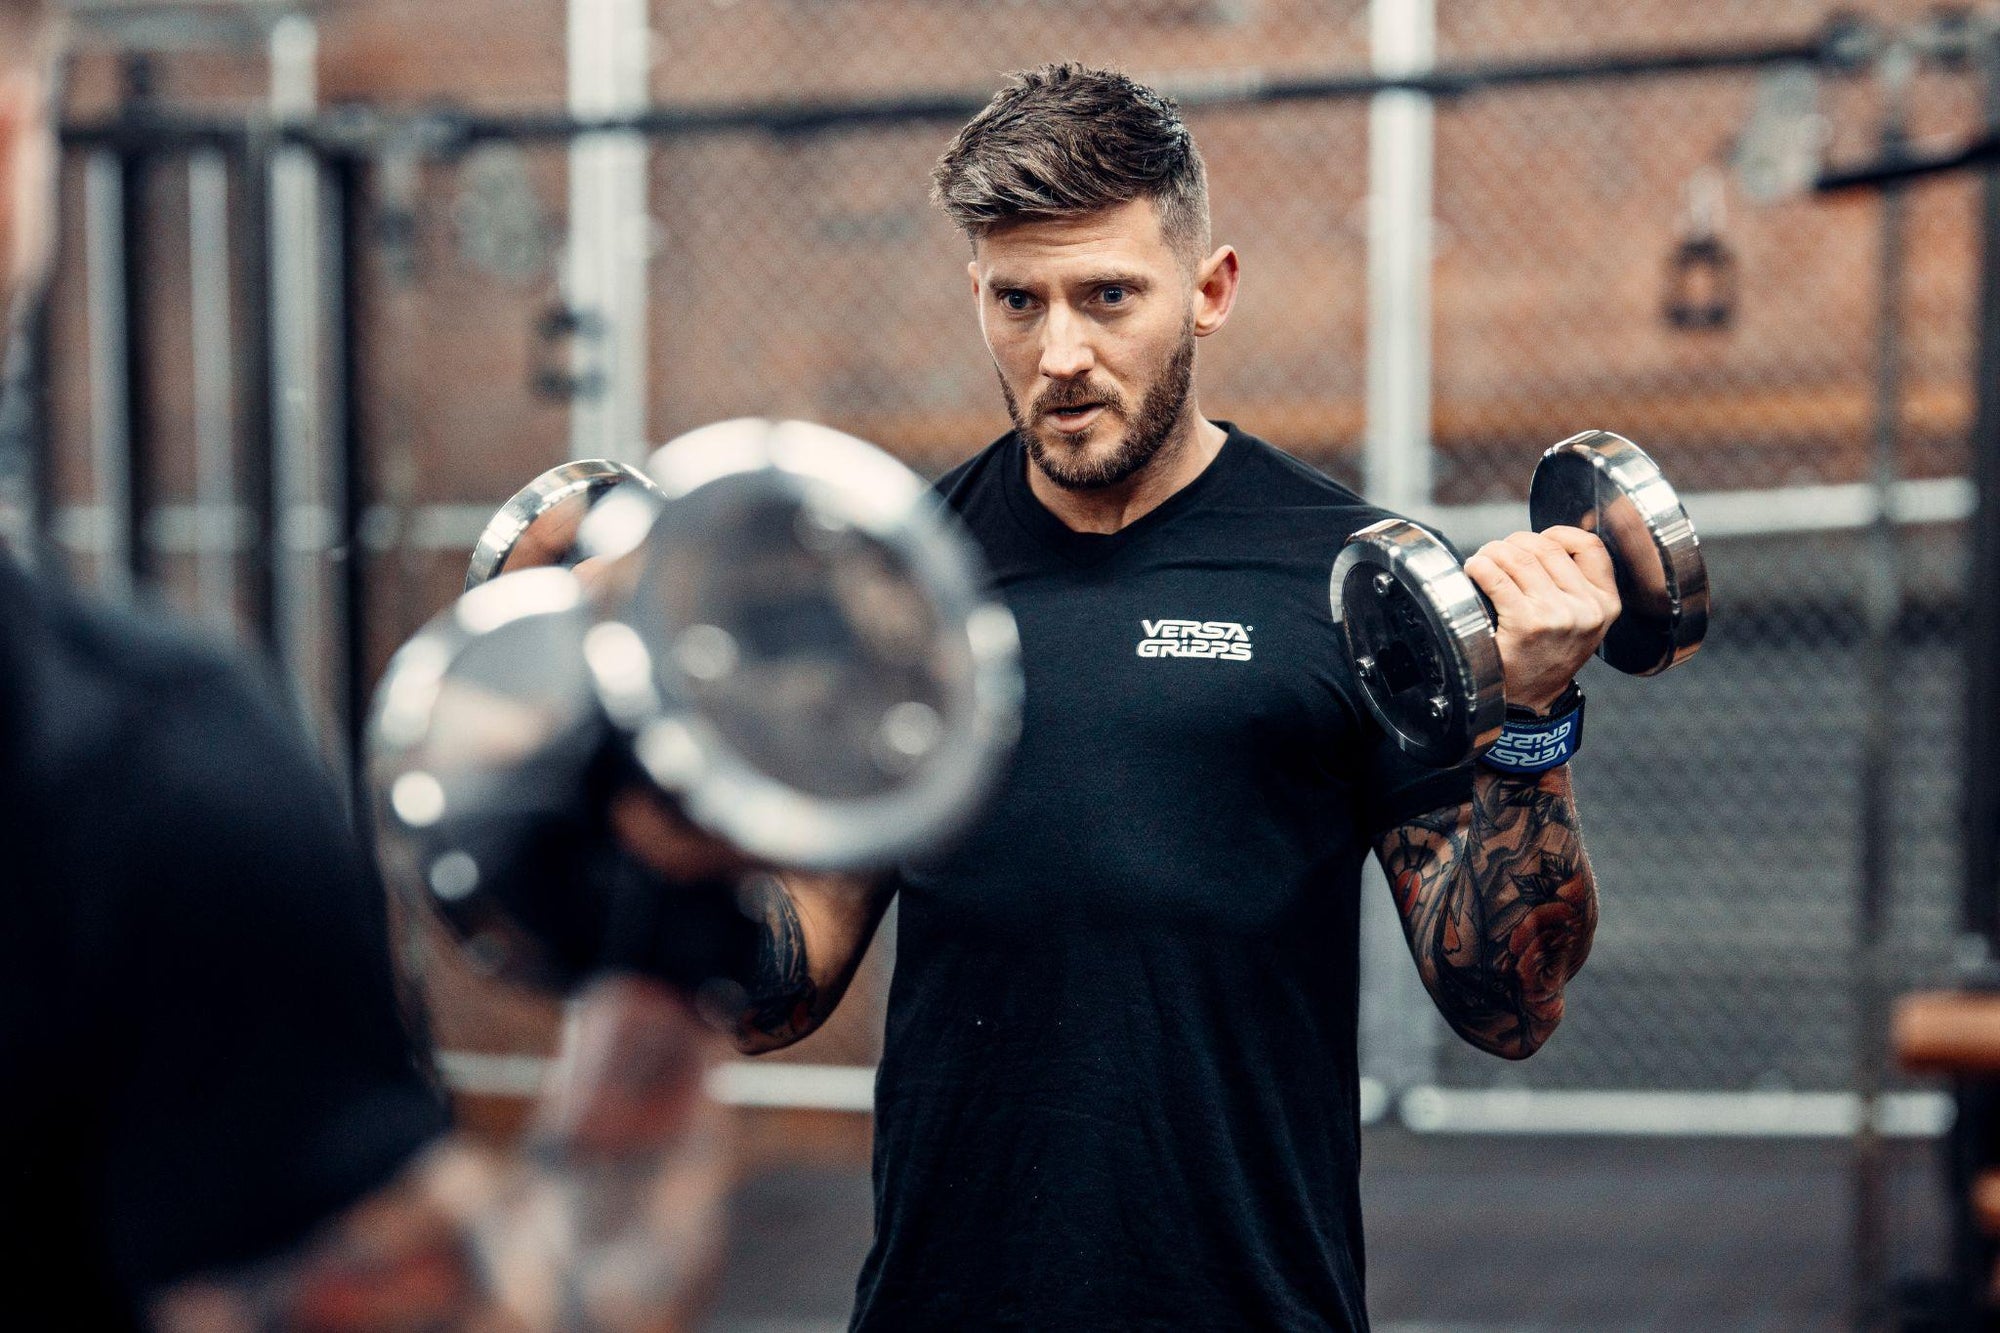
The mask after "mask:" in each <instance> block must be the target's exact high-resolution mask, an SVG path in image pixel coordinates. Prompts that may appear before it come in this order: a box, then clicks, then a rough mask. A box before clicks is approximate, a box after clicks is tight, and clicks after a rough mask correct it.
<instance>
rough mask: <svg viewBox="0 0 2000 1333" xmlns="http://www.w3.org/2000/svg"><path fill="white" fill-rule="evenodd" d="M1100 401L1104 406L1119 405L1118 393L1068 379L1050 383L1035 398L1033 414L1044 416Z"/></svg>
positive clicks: (1088, 405) (1089, 405)
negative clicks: (1050, 384)
mask: <svg viewBox="0 0 2000 1333" xmlns="http://www.w3.org/2000/svg"><path fill="white" fill-rule="evenodd" d="M1099 403H1102V404H1103V405H1105V406H1106V407H1119V406H1121V403H1120V401H1119V398H1118V395H1117V394H1115V393H1112V392H1111V391H1110V390H1108V389H1098V388H1096V387H1094V386H1092V385H1089V384H1085V383H1081V382H1077V381H1070V382H1067V383H1063V384H1056V385H1052V386H1051V387H1050V388H1049V389H1048V390H1047V391H1046V392H1044V393H1043V394H1042V396H1041V397H1039V398H1037V399H1036V400H1035V415H1036V416H1037V417H1045V416H1047V415H1048V414H1049V413H1051V412H1061V411H1063V410H1065V409H1067V408H1072V407H1091V406H1094V405H1096V404H1099Z"/></svg>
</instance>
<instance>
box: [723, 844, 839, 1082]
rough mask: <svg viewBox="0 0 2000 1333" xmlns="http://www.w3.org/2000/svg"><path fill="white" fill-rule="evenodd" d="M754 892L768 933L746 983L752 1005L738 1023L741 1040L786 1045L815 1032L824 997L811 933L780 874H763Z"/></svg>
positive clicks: (749, 1044)
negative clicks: (810, 953)
mask: <svg viewBox="0 0 2000 1333" xmlns="http://www.w3.org/2000/svg"><path fill="white" fill-rule="evenodd" d="M755 892H756V893H757V895H758V897H757V907H758V908H759V910H760V913H761V916H762V919H763V923H764V937H763V939H762V940H760V941H759V942H758V946H757V958H756V963H755V965H754V967H753V969H752V972H751V975H750V977H749V979H748V981H747V982H746V984H745V989H746V990H747V991H748V992H749V997H748V998H749V1003H748V1005H747V1006H746V1007H745V1009H744V1011H743V1014H742V1016H741V1018H740V1019H739V1020H738V1023H737V1033H736V1040H737V1044H738V1045H739V1046H741V1047H743V1048H744V1049H746V1050H754V1049H759V1048H761V1047H763V1046H765V1045H767V1044H769V1043H771V1042H778V1043H781V1044H782V1043H783V1042H785V1041H789V1040H791V1039H793V1038H795V1037H797V1036H799V1035H801V1034H803V1033H805V1032H808V1031H811V1029H812V1027H813V1025H814V1024H815V1023H816V1022H817V1021H818V1017H819V1015H818V1014H817V1012H816V1011H817V1009H818V1007H819V1001H820V993H819V987H818V985H817V984H815V982H814V981H813V976H812V968H811V966H810V964H809V963H808V961H807V958H806V931H805V925H804V923H803V922H802V921H801V920H800V919H799V907H798V904H797V903H796V902H795V901H793V899H792V895H791V893H790V892H789V891H788V890H787V889H786V888H785V886H784V885H783V884H782V883H781V882H779V880H778V879H777V877H776V876H764V877H763V878H761V879H760V880H759V881H758V882H757V885H756V888H755Z"/></svg>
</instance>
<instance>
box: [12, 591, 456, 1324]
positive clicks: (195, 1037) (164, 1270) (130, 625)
mask: <svg viewBox="0 0 2000 1333" xmlns="http://www.w3.org/2000/svg"><path fill="white" fill-rule="evenodd" d="M0 847H4V853H0V910H4V913H5V918H4V919H5V924H4V926H0V1144H4V1145H5V1151H4V1154H0V1325H4V1326H5V1327H7V1328H27V1329H41V1328H50V1329H56V1328H59V1329H65V1330H67V1329H86V1328H126V1327H132V1326H133V1325H134V1324H135V1322H136V1318H137V1311H138V1307H139V1304H140V1303H141V1302H143V1301H144V1300H145V1299H146V1297H147V1296H148V1295H150V1294H151V1293H153V1292H155V1291H157V1290H158V1289H159V1288H160V1287H162V1286H164V1285H167V1284H169V1283H171V1282H173V1281H175V1280H177V1279H179V1278H182V1277H186V1276H189V1275H191V1274H194V1273H197V1272H202V1271H207V1270H212V1269H218V1268H228V1267H232V1266H235V1265H240V1264H243V1263H245V1262H247V1261H254V1260H257V1259H259V1258H262V1257H265V1256H268V1255H270V1254H272V1253H274V1252H276V1251H278V1250H280V1249H282V1248H284V1247H287V1246H289V1245H292V1244H294V1243H296V1242H297V1241H299V1240H300V1239H301V1238H302V1237H303V1236H304V1235H305V1234H306V1233H307V1232H308V1231H310V1230H311V1229H312V1228H313V1227H314V1226H315V1225H317V1224H319V1223H321V1222H324V1221H326V1220H328V1219H329V1218H330V1217H331V1216H332V1215H333V1214H334V1213H336V1212H337V1211H338V1210H340V1209H341V1208H343V1207H345V1206H346V1205H347V1204H349V1203H351V1202H353V1201H354V1200H356V1199H357V1198H359V1197H360V1196H362V1195H363V1194H365V1193H367V1192H368V1191H370V1190H371V1189H373V1188H375V1187H376V1186H377V1185H379V1184H381V1183H382V1182H383V1181H385V1180H386V1179H387V1178H388V1177H389V1176H391V1175H392V1174H394V1173H395V1171H396V1170H397V1169H398V1168H399V1167H400V1166H402V1165H403V1164H404V1163H405V1162H406V1161H407V1160H408V1159H409V1158H410V1157H411V1156H412V1155H413V1154H414V1153H415V1152H416V1151H417V1150H418V1149H419V1148H420V1147H422V1146H423V1145H424V1144H425V1143H426V1142H428V1141H429V1140H430V1139H431V1138H432V1137H434V1136H435V1135H437V1134H438V1133H439V1132H441V1130H442V1128H443V1126H444V1110H443V1107H442V1106H441V1104H440V1103H439V1101H438V1100H437V1098H436V1097H435V1096H434V1095H433V1093H432V1092H431V1090H430V1088H429V1085H428V1084H427V1082H426V1080H425V1079H424V1078H423V1077H422V1075H421V1073H420V1072H419V1070H418V1068H417V1066H416V1065H415V1063H414V1062H413V1058H412V1047H411V1044H410V1042H409V1041H408V1039H407V1038H406V1036H405V1034H404V1031H403V1028H402V1025H401V1022H400V1020H399V1017H398V1012H397V1007H396V1000H395V995H394V990H393V986H392V975H391V971H390V961H389V953H388V943H387V934H386V928H385V921H384V904H383V900H382V896H381V892H380V889H379V888H378V887H377V884H376V881H375V880H374V878H373V876H372V875H371V873H370V872H369V871H368V869H367V866H366V862H365V860H364V858H363V857H362V855H361V853H360V851H359V849H358V847H357V845H356V841H355V838H354V836H353V834H352V832H351V830H350V828H349V827H348V825H347V822H346V819H345V817H344V816H343V814H342V812H341V809H340V806H339V803H338V801H337V799H336V797H335V794H334V791H333V788H332V785H331V783H330V781H329V780H328V778H327V776H326V775H325V773H324V772H323V771H322V770H321V769H320V767H319V766H318V764H317V763H316V762H315V761H314V760H313V759H312V758H311V757H310V756H309V752H308V750H307V748H306V746H305V743H304V741H303V739H302V738H301V737H300V736H299V735H298V732H297V729H296V727H295V726H293V725H292V724H291V723H290V722H289V721H288V719H287V718H286V716H285V715H284V713H283V711H282V710H281V709H280V707H279V706H278V705H277V704H276V703H275V702H274V701H273V699H272V697H271V695H270V692H269V691H268V690H267V689H266V688H264V687H263V686H262V685H261V683H259V682H256V681H254V680H252V679H251V677H250V676H249V675H248V673H246V672H245V671H243V670H242V669H240V668H238V667H235V666H232V665H230V664H228V663H227V662H225V661H224V660H223V659H222V658H221V657H219V656H218V655H216V654H213V653H211V652H209V651H207V650H205V649H201V648H197V647H194V646H191V645H190V644H189V643H187V642H186V641H184V640H182V639H180V638H178V637H176V636H175V635H174V634H173V633H171V632H168V631H162V630H158V629H155V628H152V627H150V626H147V625H145V624H142V623H140V622H139V621H138V620H136V619H133V618H128V617H121V616H116V615H113V614H111V613H108V612H97V611H93V610H87V609H85V608H82V607H80V606H78V605H76V604H74V603H72V602H71V601H70V600H68V599H67V598H64V597H61V596H59V595H57V594H54V593H52V592H50V591H49V590H47V589H46V588H43V587H41V586H39V585H37V584H36V583H35V582H33V581H31V580H29V579H28V578H27V577H26V576H25V575H24V574H23V573H22V572H21V570H20V569H19V568H18V567H17V566H16V565H14V564H13V563H12V561H11V560H9V559H8V558H7V556H6V554H5V553H4V552H0Z"/></svg>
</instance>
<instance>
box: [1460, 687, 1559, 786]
mask: <svg viewBox="0 0 2000 1333" xmlns="http://www.w3.org/2000/svg"><path fill="white" fill-rule="evenodd" d="M1582 748H1583V698H1582V696H1581V695H1579V696H1578V697H1577V701H1576V707H1574V708H1572V709H1570V710H1569V711H1568V712H1566V713H1558V714H1556V715H1555V716H1553V717H1537V718H1512V717H1510V718H1508V719H1507V721H1506V723H1505V725H1503V726H1502V727H1501V729H1500V739H1499V740H1497V741H1495V742H1493V744H1492V745H1491V746H1490V747H1489V748H1488V749H1487V751H1486V753H1485V754H1483V755H1481V756H1480V761H1481V762H1482V763H1484V764H1485V765H1486V766H1487V767H1488V768H1497V769H1499V770H1500V771H1501V772H1502V773H1546V772H1548V771H1549V770H1550V769H1552V768H1560V767H1561V766H1562V765H1564V764H1567V763H1568V762H1569V761H1570V759H1571V757H1572V756H1574V755H1575V754H1576V752H1577V751H1578V750H1581V749H1582Z"/></svg>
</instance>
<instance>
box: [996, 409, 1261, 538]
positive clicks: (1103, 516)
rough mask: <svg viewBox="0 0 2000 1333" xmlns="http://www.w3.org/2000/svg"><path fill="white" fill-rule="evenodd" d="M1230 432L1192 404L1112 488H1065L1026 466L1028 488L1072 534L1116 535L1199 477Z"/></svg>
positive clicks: (1037, 470) (1032, 462)
mask: <svg viewBox="0 0 2000 1333" xmlns="http://www.w3.org/2000/svg"><path fill="white" fill-rule="evenodd" d="M1228 438H1229V433H1228V432H1227V431H1225V430H1223V429H1222V427H1220V426H1218V425H1216V424H1215V423H1214V422H1213V421H1210V420H1208V419H1207V418H1206V417H1204V416H1202V415H1201V412H1200V411H1199V409H1197V408H1196V407H1195V406H1194V404H1192V403H1190V404H1189V405H1188V412H1187V415H1186V417H1184V418H1183V419H1182V424H1181V425H1180V426H1179V427H1177V428H1176V429H1175V431H1174V435H1173V437H1172V438H1170V439H1169V440H1168V441H1167V443H1166V444H1165V445H1163V446H1162V447H1161V449H1160V451H1159V452H1158V453H1157V454H1154V455H1153V457H1152V459H1151V461H1149V462H1148V463H1147V464H1146V466H1144V467H1142V468H1140V469H1139V470H1138V471H1137V472H1134V473H1133V474H1132V475H1131V476H1129V477H1127V478H1125V480H1123V481H1121V482H1119V483H1117V484H1116V485H1113V486H1104V487H1099V488H1096V489H1092V490H1087V491H1072V490H1066V489H1064V488H1063V487H1061V486H1058V485H1056V484H1055V483H1054V482H1053V481H1050V480H1049V478H1048V476H1047V474H1046V473H1044V472H1043V471H1042V470H1041V469H1040V468H1038V467H1036V466H1035V464H1034V461H1033V460H1032V459H1030V460H1029V462H1028V489H1029V490H1030V491H1033V492H1034V495H1035V498H1036V499H1037V500H1040V501H1041V502H1042V505H1043V506H1044V507H1045V508H1046V509H1047V510H1048V511H1049V512H1050V513H1052V514H1054V515H1055V516H1056V517H1057V518H1058V519H1061V520H1062V524H1063V526H1064V527H1066V528H1068V529H1069V530H1070V531H1072V532H1098V533H1111V532H1117V531H1118V530H1119V529H1121V528H1125V527H1129V526H1130V525H1131V524H1133V523H1136V522H1138V521H1139V520H1140V519H1142V518H1144V517H1145V516H1146V515H1147V514H1150V513H1152V512H1153V511H1154V510H1155V509H1158V508H1159V507H1160V506H1161V505H1163V504H1165V503H1166V502H1167V500H1168V498H1169V497H1171V496H1172V495H1173V494H1174V493H1175V492H1176V491H1178V490H1180V489H1181V487H1183V486H1185V485H1187V484H1188V483H1189V482H1191V481H1193V480H1194V479H1195V478H1196V477H1199V476H1200V475H1201V474H1202V473H1203V472H1204V471H1205V470H1206V469H1207V467H1208V465H1209V464H1210V463H1212V462H1214V461H1215V456H1216V455H1217V454H1219V453H1221V452H1222V443H1223V441H1224V440H1226V439H1228Z"/></svg>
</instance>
